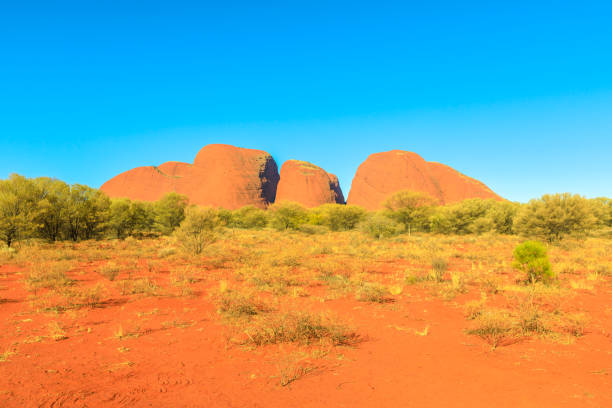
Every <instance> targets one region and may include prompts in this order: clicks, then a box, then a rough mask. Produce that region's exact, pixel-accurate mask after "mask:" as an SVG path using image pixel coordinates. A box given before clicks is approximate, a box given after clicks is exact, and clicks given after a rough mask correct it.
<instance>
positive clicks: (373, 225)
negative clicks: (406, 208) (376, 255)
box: [359, 213, 401, 239]
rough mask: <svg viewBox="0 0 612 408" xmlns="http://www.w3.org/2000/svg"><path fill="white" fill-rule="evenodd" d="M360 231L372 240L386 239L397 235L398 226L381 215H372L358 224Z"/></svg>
mask: <svg viewBox="0 0 612 408" xmlns="http://www.w3.org/2000/svg"><path fill="white" fill-rule="evenodd" d="M359 227H360V230H361V231H362V232H365V233H366V234H368V235H370V236H371V237H373V238H376V239H380V238H388V237H392V236H393V235H396V234H398V233H399V231H400V229H401V227H400V225H399V224H398V223H397V222H395V221H393V220H392V219H390V218H389V217H386V216H385V215H383V214H381V213H374V214H373V215H371V216H370V217H368V218H367V219H366V220H364V221H363V222H361V223H360V224H359Z"/></svg>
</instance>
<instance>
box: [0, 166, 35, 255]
mask: <svg viewBox="0 0 612 408" xmlns="http://www.w3.org/2000/svg"><path fill="white" fill-rule="evenodd" d="M36 204H37V195H36V186H35V185H34V183H33V182H32V181H31V180H29V179H26V178H25V177H23V176H19V175H17V174H12V175H11V176H10V177H9V179H8V180H0V239H2V241H3V242H5V243H6V245H7V246H8V247H9V248H10V246H11V244H13V243H14V242H15V241H17V240H19V239H21V238H23V237H25V236H29V235H30V234H31V233H32V232H33V231H34V230H35V224H34V217H35V211H36Z"/></svg>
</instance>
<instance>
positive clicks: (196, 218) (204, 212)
mask: <svg viewBox="0 0 612 408" xmlns="http://www.w3.org/2000/svg"><path fill="white" fill-rule="evenodd" d="M220 224H221V220H220V218H219V212H218V210H216V209H214V208H211V207H196V206H192V207H188V208H187V210H186V211H185V219H184V220H183V222H182V223H181V225H180V227H179V228H178V229H177V230H176V232H175V235H176V237H177V239H178V241H179V242H180V243H181V245H183V247H184V248H185V249H186V250H187V251H189V252H191V253H193V254H196V255H197V254H201V253H202V251H203V250H204V248H205V247H206V246H207V245H209V244H212V243H213V242H214V241H215V240H216V239H217V234H218V231H219V228H220Z"/></svg>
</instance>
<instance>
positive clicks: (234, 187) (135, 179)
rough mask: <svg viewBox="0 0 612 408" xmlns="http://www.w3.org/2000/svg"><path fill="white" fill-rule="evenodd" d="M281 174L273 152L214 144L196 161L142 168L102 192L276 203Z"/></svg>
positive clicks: (233, 204)
mask: <svg viewBox="0 0 612 408" xmlns="http://www.w3.org/2000/svg"><path fill="white" fill-rule="evenodd" d="M278 179H279V175H278V168H277V166H276V162H275V161H274V159H273V158H272V156H270V154H268V153H266V152H264V151H261V150H254V149H244V148H240V147H235V146H230V145H220V144H213V145H208V146H205V147H204V148H202V150H200V151H199V152H198V154H197V156H196V158H195V161H194V164H193V165H191V164H188V163H180V162H167V163H164V164H162V165H160V166H159V167H152V166H150V167H138V168H135V169H132V170H129V171H126V172H125V173H121V174H119V175H118V176H116V177H114V178H112V179H111V180H109V181H107V182H106V183H104V184H103V185H102V187H100V190H102V191H104V192H105V193H107V194H108V195H109V196H110V197H127V198H130V199H133V200H144V201H155V200H158V199H160V198H161V197H163V196H164V195H165V194H167V193H169V192H177V193H179V194H184V195H186V196H188V197H189V200H190V202H191V203H193V204H199V205H211V206H215V207H224V208H228V209H235V208H240V207H243V206H245V205H254V206H256V207H259V208H265V207H266V206H267V205H268V204H269V203H271V202H274V198H275V196H276V186H277V183H278Z"/></svg>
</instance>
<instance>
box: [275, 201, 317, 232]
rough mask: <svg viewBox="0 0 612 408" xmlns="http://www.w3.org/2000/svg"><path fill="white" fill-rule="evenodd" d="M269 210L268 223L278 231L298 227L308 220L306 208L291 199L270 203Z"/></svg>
mask: <svg viewBox="0 0 612 408" xmlns="http://www.w3.org/2000/svg"><path fill="white" fill-rule="evenodd" d="M270 212H271V216H270V225H271V226H272V227H273V228H275V229H277V230H279V231H283V230H288V229H298V228H299V227H300V225H302V224H305V223H306V222H307V221H308V210H306V208H304V207H302V206H301V205H300V204H298V203H293V202H291V201H283V202H280V203H275V204H273V205H271V206H270Z"/></svg>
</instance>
